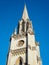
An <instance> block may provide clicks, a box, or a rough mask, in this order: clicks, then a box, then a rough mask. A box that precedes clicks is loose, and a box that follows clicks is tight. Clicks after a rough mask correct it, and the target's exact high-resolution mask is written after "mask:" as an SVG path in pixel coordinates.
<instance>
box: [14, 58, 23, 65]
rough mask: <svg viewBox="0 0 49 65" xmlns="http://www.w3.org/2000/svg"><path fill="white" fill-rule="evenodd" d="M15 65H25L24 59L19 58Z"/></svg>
mask: <svg viewBox="0 0 49 65" xmlns="http://www.w3.org/2000/svg"><path fill="white" fill-rule="evenodd" d="M15 65H23V58H22V57H19V58H18V59H17V60H16V63H15Z"/></svg>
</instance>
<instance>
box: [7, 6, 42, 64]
mask: <svg viewBox="0 0 49 65" xmlns="http://www.w3.org/2000/svg"><path fill="white" fill-rule="evenodd" d="M6 65H42V61H41V58H40V50H39V43H38V42H36V40H35V35H34V31H33V27H32V22H31V21H30V19H29V16H28V12H27V8H26V5H25V6H24V11H23V15H22V19H21V20H20V21H19V23H18V30H17V31H16V29H15V31H14V33H13V34H12V36H11V38H10V49H9V52H8V58H7V64H6Z"/></svg>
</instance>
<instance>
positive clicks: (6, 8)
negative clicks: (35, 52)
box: [0, 0, 49, 65]
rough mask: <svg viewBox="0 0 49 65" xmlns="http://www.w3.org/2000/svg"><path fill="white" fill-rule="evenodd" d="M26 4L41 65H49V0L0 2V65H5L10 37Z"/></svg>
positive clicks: (7, 0) (4, 0)
mask: <svg viewBox="0 0 49 65" xmlns="http://www.w3.org/2000/svg"><path fill="white" fill-rule="evenodd" d="M25 3H26V6H27V10H28V14H29V17H30V20H32V24H33V28H34V32H35V37H36V40H37V41H39V42H40V54H41V59H42V63H43V65H49V0H0V65H6V58H7V53H8V49H9V45H10V41H9V39H10V36H11V34H12V33H13V31H14V29H15V27H17V24H18V21H19V20H20V19H21V17H22V12H23V9H24V4H25Z"/></svg>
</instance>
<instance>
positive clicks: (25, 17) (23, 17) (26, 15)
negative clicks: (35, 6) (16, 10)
mask: <svg viewBox="0 0 49 65" xmlns="http://www.w3.org/2000/svg"><path fill="white" fill-rule="evenodd" d="M22 19H24V20H27V19H29V16H28V12H27V8H26V4H25V6H24V11H23V15H22Z"/></svg>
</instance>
